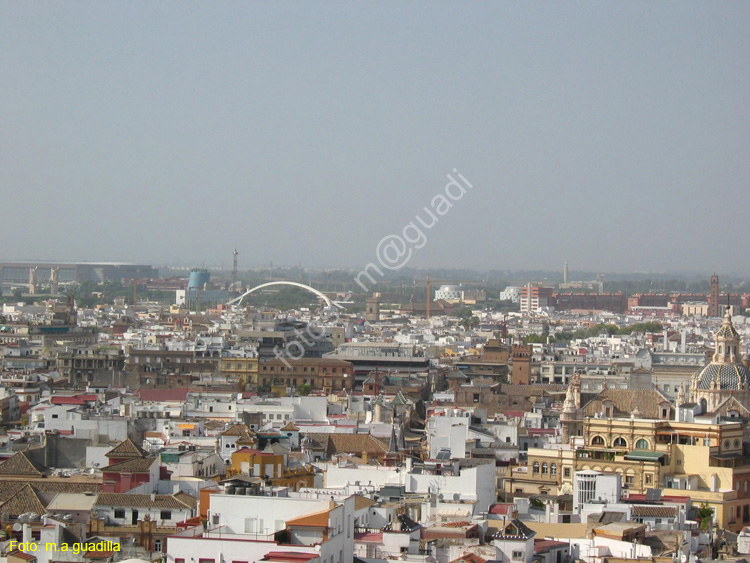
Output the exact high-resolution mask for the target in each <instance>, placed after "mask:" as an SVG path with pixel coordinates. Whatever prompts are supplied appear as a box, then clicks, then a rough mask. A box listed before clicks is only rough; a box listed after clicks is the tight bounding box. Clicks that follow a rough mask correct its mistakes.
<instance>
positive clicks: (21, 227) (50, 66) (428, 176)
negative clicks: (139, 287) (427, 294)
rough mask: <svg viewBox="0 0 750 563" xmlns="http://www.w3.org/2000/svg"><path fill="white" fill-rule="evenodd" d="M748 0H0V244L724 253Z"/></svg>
mask: <svg viewBox="0 0 750 563" xmlns="http://www.w3.org/2000/svg"><path fill="white" fill-rule="evenodd" d="M749 28H750V3H748V2H700V3H692V2H679V3H678V2H658V3H657V2H651V1H647V2H631V1H628V2H541V1H540V2H516V3H513V2H463V1H462V2H456V3H446V2H403V3H391V2H372V3H349V2H341V3H320V2H299V3H292V2H264V3H260V2H240V1H232V2H229V1H227V2H190V1H180V2H165V1H159V2H152V1H149V2H134V1H127V2H124V1H123V2H114V1H108V2H24V1H5V2H2V3H0V84H1V85H2V87H0V188H1V190H2V192H1V193H2V199H1V200H0V210H2V224H3V232H4V234H5V237H4V243H5V244H4V245H3V246H4V248H3V249H2V251H0V258H5V259H9V258H19V259H21V258H23V259H65V260H113V261H114V260H126V261H144V262H153V263H157V264H165V263H172V264H174V263H176V262H178V261H179V263H180V264H182V265H200V264H201V263H203V262H204V261H205V263H206V264H218V263H224V264H229V263H231V252H232V250H233V248H234V247H235V246H236V247H237V248H238V250H239V252H240V266H241V267H250V266H255V265H258V264H260V263H268V262H269V261H273V262H274V264H297V263H299V262H301V263H302V265H303V266H311V267H312V266H331V267H336V266H349V267H353V268H360V267H362V266H364V265H365V264H367V263H368V262H371V261H373V260H375V258H376V257H375V248H376V246H377V244H378V242H379V241H380V240H381V239H382V238H383V237H384V236H386V235H388V234H390V233H399V232H401V231H402V229H403V227H404V226H405V225H406V224H407V223H408V222H410V221H412V220H414V218H415V216H416V215H418V214H420V213H421V216H422V217H423V218H424V219H425V220H428V219H429V216H428V215H426V214H425V213H424V211H423V208H424V207H425V206H427V207H430V203H431V200H432V199H433V197H434V196H435V195H436V194H438V193H440V192H441V191H442V190H443V189H444V186H445V184H446V182H447V179H446V177H445V175H446V174H447V173H449V172H451V170H452V169H454V168H456V169H458V171H459V172H461V173H462V174H463V175H464V176H465V177H466V178H467V179H468V180H469V181H470V182H471V183H472V184H473V186H474V188H473V189H472V190H470V191H468V193H467V194H466V195H465V196H464V197H463V198H462V199H461V200H460V201H456V202H455V205H454V207H453V208H451V209H450V210H449V211H448V213H446V214H445V215H444V216H440V217H439V221H438V223H437V224H435V225H434V227H432V228H431V229H429V230H426V229H423V231H424V234H425V236H426V238H427V243H426V244H425V245H424V247H423V248H421V249H418V250H415V251H414V252H413V255H412V258H411V261H410V262H409V265H410V266H414V267H438V266H439V267H452V266H454V267H476V268H497V269H519V268H555V269H559V268H561V267H562V266H561V265H562V262H563V260H565V259H567V260H568V261H569V262H570V264H571V269H589V270H595V271H603V270H608V271H627V270H664V269H674V270H701V269H705V270H707V271H708V270H717V271H719V272H728V271H734V272H748V271H750V252H748V246H747V231H748V228H747V224H748V210H747V201H748V199H749V196H750V154H749V152H750V33H748V29H749Z"/></svg>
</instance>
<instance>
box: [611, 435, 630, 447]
mask: <svg viewBox="0 0 750 563" xmlns="http://www.w3.org/2000/svg"><path fill="white" fill-rule="evenodd" d="M612 445H613V446H614V447H615V448H627V447H628V443H627V442H626V441H625V438H620V437H617V438H615V442H614V444H612Z"/></svg>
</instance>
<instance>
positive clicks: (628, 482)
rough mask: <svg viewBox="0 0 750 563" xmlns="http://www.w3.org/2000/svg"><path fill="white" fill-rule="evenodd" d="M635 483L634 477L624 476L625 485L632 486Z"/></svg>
mask: <svg viewBox="0 0 750 563" xmlns="http://www.w3.org/2000/svg"><path fill="white" fill-rule="evenodd" d="M633 483H635V477H634V476H633V475H625V484H626V485H632V484H633Z"/></svg>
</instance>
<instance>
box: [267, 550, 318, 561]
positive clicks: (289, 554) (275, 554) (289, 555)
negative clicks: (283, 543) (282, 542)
mask: <svg viewBox="0 0 750 563" xmlns="http://www.w3.org/2000/svg"><path fill="white" fill-rule="evenodd" d="M318 557H319V556H318V554H317V553H304V552H301V551H269V552H268V553H266V554H265V555H264V556H263V559H261V561H284V562H294V561H310V560H311V559H318Z"/></svg>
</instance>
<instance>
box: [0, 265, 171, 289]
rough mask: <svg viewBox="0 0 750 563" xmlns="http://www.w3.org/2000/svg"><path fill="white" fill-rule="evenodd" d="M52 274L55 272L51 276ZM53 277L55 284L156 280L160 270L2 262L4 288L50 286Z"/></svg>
mask: <svg viewBox="0 0 750 563" xmlns="http://www.w3.org/2000/svg"><path fill="white" fill-rule="evenodd" d="M53 272H54V273H53ZM53 276H56V281H57V283H61V284H65V283H71V282H78V283H81V282H85V281H93V282H97V283H104V282H108V281H121V280H127V281H128V282H129V281H130V280H132V279H133V278H138V279H140V278H157V277H159V270H158V269H156V268H154V267H153V266H150V265H148V264H129V263H124V262H2V263H0V281H1V282H2V284H3V285H29V284H30V282H32V281H33V282H34V284H49V283H50V282H51V281H52V279H53Z"/></svg>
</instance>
